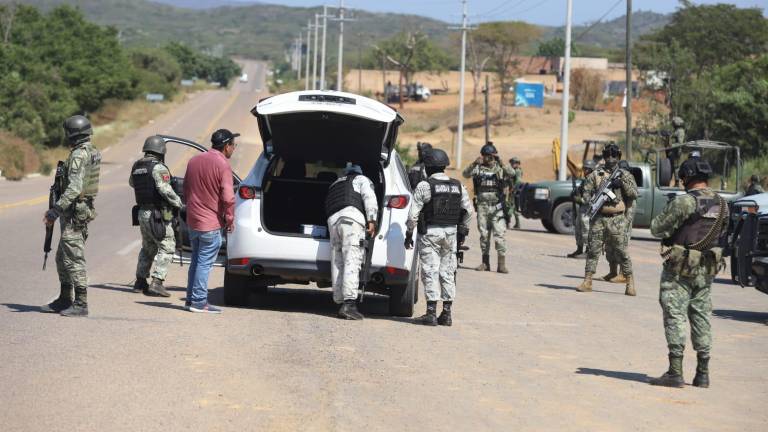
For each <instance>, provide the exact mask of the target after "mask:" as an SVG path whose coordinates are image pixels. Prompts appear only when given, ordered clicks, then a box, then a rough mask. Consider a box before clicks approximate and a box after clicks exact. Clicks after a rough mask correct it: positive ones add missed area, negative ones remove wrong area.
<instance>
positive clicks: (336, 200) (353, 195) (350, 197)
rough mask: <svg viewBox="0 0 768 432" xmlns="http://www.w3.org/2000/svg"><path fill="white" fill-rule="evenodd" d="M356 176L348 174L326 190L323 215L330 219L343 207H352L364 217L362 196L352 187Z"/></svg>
mask: <svg viewBox="0 0 768 432" xmlns="http://www.w3.org/2000/svg"><path fill="white" fill-rule="evenodd" d="M355 177H357V174H350V175H347V176H345V177H341V178H339V180H337V181H336V182H335V183H334V184H332V185H331V187H330V189H328V196H327V197H326V198H325V214H326V216H328V217H330V216H331V215H332V214H334V213H336V212H337V211H339V210H341V209H343V208H345V207H354V208H356V209H358V210H360V213H362V214H363V217H366V215H365V204H363V195H362V194H360V192H356V191H355V188H354V187H352V182H354V180H355Z"/></svg>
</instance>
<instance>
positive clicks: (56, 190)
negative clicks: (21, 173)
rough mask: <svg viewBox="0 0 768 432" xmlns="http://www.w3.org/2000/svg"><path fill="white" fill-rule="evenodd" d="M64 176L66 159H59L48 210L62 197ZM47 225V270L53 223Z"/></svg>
mask: <svg viewBox="0 0 768 432" xmlns="http://www.w3.org/2000/svg"><path fill="white" fill-rule="evenodd" d="M63 177H64V161H59V163H58V164H56V175H54V176H53V184H52V185H51V189H50V191H49V192H48V210H50V209H52V208H53V206H55V205H56V201H58V200H59V197H61V192H62V191H61V181H62V180H61V179H62V178H63ZM54 224H55V222H54V223H52V224H50V225H48V224H46V225H45V242H43V253H45V256H44V257H43V270H45V264H46V263H47V262H48V252H50V251H51V241H52V240H53V225H54Z"/></svg>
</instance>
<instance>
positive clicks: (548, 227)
mask: <svg viewBox="0 0 768 432" xmlns="http://www.w3.org/2000/svg"><path fill="white" fill-rule="evenodd" d="M541 224H542V225H544V228H545V229H546V230H547V231H549V232H551V233H556V232H557V231H556V230H555V227H554V225H552V222H551V221H550V220H548V219H542V220H541Z"/></svg>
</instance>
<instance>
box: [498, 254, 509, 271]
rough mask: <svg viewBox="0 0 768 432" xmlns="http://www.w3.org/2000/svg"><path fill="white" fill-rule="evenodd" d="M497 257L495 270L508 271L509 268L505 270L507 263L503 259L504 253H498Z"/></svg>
mask: <svg viewBox="0 0 768 432" xmlns="http://www.w3.org/2000/svg"><path fill="white" fill-rule="evenodd" d="M498 258H499V262H498V263H497V264H496V271H497V272H498V273H509V270H507V263H506V262H505V260H504V255H502V254H499V256H498Z"/></svg>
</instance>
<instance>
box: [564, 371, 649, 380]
mask: <svg viewBox="0 0 768 432" xmlns="http://www.w3.org/2000/svg"><path fill="white" fill-rule="evenodd" d="M576 373H577V374H580V375H595V376H604V377H608V378H616V379H620V380H625V381H636V382H641V383H647V382H648V380H649V378H650V377H649V376H648V375H646V374H641V373H635V372H621V371H610V370H604V369H593V368H583V367H580V368H578V369H577V370H576Z"/></svg>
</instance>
